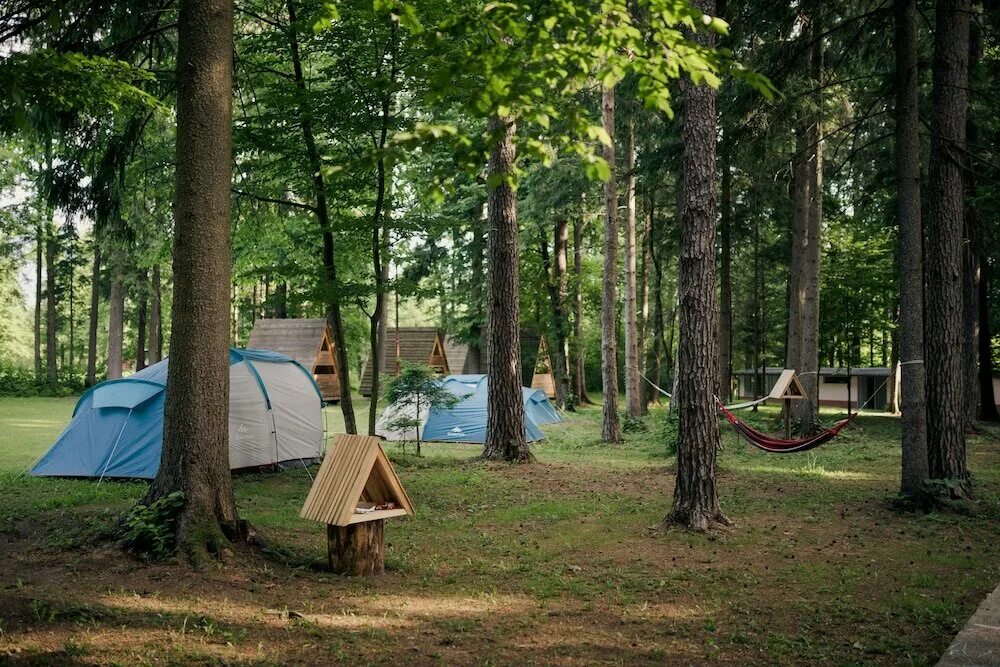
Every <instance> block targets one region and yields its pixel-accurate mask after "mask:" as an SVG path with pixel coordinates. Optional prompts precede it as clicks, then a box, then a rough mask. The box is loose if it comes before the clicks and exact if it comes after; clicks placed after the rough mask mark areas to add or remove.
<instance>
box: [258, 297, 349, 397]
mask: <svg viewBox="0 0 1000 667" xmlns="http://www.w3.org/2000/svg"><path fill="white" fill-rule="evenodd" d="M247 347H249V348H253V349H257V350H272V351H274V352H280V353H282V354H286V355H288V356H289V357H291V358H292V359H295V361H297V362H299V363H300V364H302V366H303V367H304V368H306V369H308V370H309V372H311V373H313V374H314V375H315V377H316V382H317V383H319V385H320V388H321V390H322V392H323V399H324V400H327V401H331V400H337V399H338V398H340V387H339V384H338V382H339V380H338V379H337V372H336V368H337V362H336V359H335V357H334V354H333V341H332V339H331V338H330V334H329V333H328V330H327V327H326V320H325V319H324V318H322V317H313V318H298V319H269V318H259V319H257V320H256V321H255V322H254V324H253V330H252V331H251V332H250V339H249V340H248V341H247Z"/></svg>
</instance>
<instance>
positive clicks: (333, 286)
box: [286, 0, 358, 433]
mask: <svg viewBox="0 0 1000 667" xmlns="http://www.w3.org/2000/svg"><path fill="white" fill-rule="evenodd" d="M286 6H287V9H288V20H289V31H288V34H289V47H290V50H291V58H292V73H293V78H294V80H295V87H296V88H297V89H298V93H299V102H298V120H299V126H300V127H301V129H302V139H303V142H304V143H305V148H306V158H307V159H308V161H309V169H310V172H311V173H312V182H313V195H314V196H315V201H316V205H315V206H314V210H315V213H316V220H317V222H318V223H319V227H320V231H321V232H322V234H323V254H322V261H323V273H324V276H325V278H326V286H327V289H328V290H330V292H331V294H330V296H329V297H328V299H327V310H326V319H327V322H329V325H330V332H331V333H332V335H333V343H334V347H336V350H335V356H336V360H337V378H338V379H339V380H340V409H341V411H342V412H343V413H344V430H345V431H346V432H347V433H357V432H358V425H357V420H356V419H355V417H354V403H353V401H352V400H351V377H350V374H351V369H350V364H349V362H348V359H347V338H346V336H345V334H344V318H343V315H342V314H341V312H340V294H339V293H338V290H339V288H340V285H339V281H338V279H337V262H336V255H337V253H336V247H335V239H334V236H333V225H331V223H330V210H329V208H328V207H327V201H326V177H325V176H324V175H323V163H322V160H321V159H320V155H319V148H318V147H317V145H316V137H315V134H314V133H313V126H312V111H311V110H310V109H309V106H308V104H307V100H306V92H307V91H306V82H305V76H304V75H303V73H302V59H301V57H300V55H299V41H298V32H297V26H296V23H297V18H296V13H295V2H294V1H293V0H288V1H287V4H286Z"/></svg>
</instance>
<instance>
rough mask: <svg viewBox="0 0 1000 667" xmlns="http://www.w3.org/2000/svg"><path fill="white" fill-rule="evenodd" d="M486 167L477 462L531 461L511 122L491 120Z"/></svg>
mask: <svg viewBox="0 0 1000 667" xmlns="http://www.w3.org/2000/svg"><path fill="white" fill-rule="evenodd" d="M487 131H488V132H489V135H490V140H491V142H492V145H491V149H490V159H489V164H488V165H487V168H486V169H487V179H486V201H487V206H488V207H489V232H488V250H487V254H488V262H487V265H488V270H489V280H488V281H487V283H488V286H487V291H488V294H487V313H486V319H487V322H488V329H489V339H488V341H487V344H486V349H487V364H486V365H487V368H489V374H488V375H487V383H488V385H487V404H486V415H487V417H486V446H485V447H484V448H483V458H486V459H494V460H498V461H510V462H526V461H532V460H534V458H535V457H534V456H533V455H532V453H531V451H530V450H529V449H528V442H527V439H526V437H525V432H524V403H523V402H522V397H521V328H520V322H521V307H520V304H519V296H520V287H519V284H518V259H517V257H518V242H517V198H516V197H515V195H514V185H513V179H514V159H515V153H514V150H515V149H514V131H515V128H514V120H513V119H512V118H501V117H499V116H491V117H490V119H489V122H488V124H487Z"/></svg>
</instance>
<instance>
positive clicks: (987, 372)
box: [977, 260, 1000, 422]
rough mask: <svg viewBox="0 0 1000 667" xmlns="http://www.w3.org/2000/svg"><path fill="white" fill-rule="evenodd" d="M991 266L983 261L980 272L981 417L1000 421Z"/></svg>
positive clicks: (979, 346) (978, 344)
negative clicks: (992, 331) (995, 383)
mask: <svg viewBox="0 0 1000 667" xmlns="http://www.w3.org/2000/svg"><path fill="white" fill-rule="evenodd" d="M989 296H990V267H989V262H987V261H985V260H984V261H983V262H982V264H981V265H980V272H979V302H978V303H979V340H978V341H977V346H978V348H979V396H980V400H981V402H982V408H981V412H980V414H979V418H980V419H982V420H983V421H988V422H996V421H1000V414H998V412H997V406H996V396H994V395H993V337H992V336H991V335H990V303H989Z"/></svg>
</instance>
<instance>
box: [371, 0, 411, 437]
mask: <svg viewBox="0 0 1000 667" xmlns="http://www.w3.org/2000/svg"><path fill="white" fill-rule="evenodd" d="M389 30H390V37H389V48H388V49H387V50H388V54H387V55H388V58H389V85H388V86H387V87H385V88H384V89H383V91H382V99H381V109H380V117H379V121H380V125H379V134H378V140H377V141H376V146H377V147H378V157H377V158H376V160H375V209H374V211H372V218H371V221H372V228H371V256H372V276H373V279H374V281H375V308H374V310H373V311H372V314H371V316H370V317H369V319H368V344H369V359H370V360H371V368H372V388H371V392H372V393H371V395H372V401H371V403H369V405H368V435H375V422H376V421H377V420H378V396H379V391H380V386H379V385H380V380H381V377H380V376H381V370H382V354H383V352H384V350H385V344H384V341H383V335H384V327H382V326H381V325H382V322H383V321H384V319H385V317H384V314H385V312H386V309H387V307H386V289H385V285H386V282H387V279H388V272H387V270H386V266H385V259H384V254H385V252H386V250H387V247H388V231H387V229H388V227H387V225H386V216H385V209H386V197H387V194H388V192H389V180H390V179H391V175H392V174H391V171H389V172H387V171H386V163H385V154H384V152H383V151H384V149H385V144H386V140H387V139H388V137H389V123H390V121H391V114H392V104H393V96H394V95H395V85H396V49H397V31H398V23H397V21H396V19H395V18H394V17H391V18H390V19H389ZM383 62H384V59H383V60H380V61H379V72H377V75H379V76H380V75H381V67H382V63H383ZM418 453H419V451H418Z"/></svg>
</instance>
